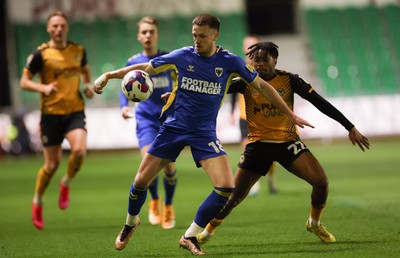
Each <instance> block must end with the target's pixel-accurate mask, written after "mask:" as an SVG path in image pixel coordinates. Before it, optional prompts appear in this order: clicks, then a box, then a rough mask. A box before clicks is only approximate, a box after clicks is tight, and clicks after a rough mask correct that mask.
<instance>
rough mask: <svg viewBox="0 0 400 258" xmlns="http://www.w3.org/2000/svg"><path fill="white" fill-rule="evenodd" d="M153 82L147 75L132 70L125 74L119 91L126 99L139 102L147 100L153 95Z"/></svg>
mask: <svg viewBox="0 0 400 258" xmlns="http://www.w3.org/2000/svg"><path fill="white" fill-rule="evenodd" d="M153 89H154V86H153V81H152V80H151V78H150V76H149V74H148V73H146V72H145V71H141V70H133V71H130V72H128V73H127V74H125V76H124V78H123V79H122V82H121V90H122V92H123V93H124V95H125V97H127V99H129V100H131V101H133V102H141V101H145V100H146V99H148V98H149V97H150V96H151V94H152V93H153Z"/></svg>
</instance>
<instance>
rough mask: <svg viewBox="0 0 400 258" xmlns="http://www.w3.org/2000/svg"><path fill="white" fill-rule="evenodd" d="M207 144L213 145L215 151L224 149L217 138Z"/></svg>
mask: <svg viewBox="0 0 400 258" xmlns="http://www.w3.org/2000/svg"><path fill="white" fill-rule="evenodd" d="M208 146H211V147H213V148H214V150H215V152H216V153H220V152H221V151H224V147H222V144H221V143H220V142H219V141H218V140H217V141H215V142H209V143H208Z"/></svg>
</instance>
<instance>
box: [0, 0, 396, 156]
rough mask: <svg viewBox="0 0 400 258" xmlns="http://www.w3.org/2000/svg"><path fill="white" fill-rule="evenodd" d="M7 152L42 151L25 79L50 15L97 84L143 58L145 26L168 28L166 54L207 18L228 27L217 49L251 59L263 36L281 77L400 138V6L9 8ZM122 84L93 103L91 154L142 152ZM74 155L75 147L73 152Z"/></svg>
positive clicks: (222, 124) (2, 132) (225, 3)
mask: <svg viewBox="0 0 400 258" xmlns="http://www.w3.org/2000/svg"><path fill="white" fill-rule="evenodd" d="M0 5H1V19H2V20H1V28H0V30H1V31H0V33H1V42H0V44H1V46H0V51H2V53H1V56H2V58H1V69H0V72H1V78H2V79H1V93H0V144H1V148H0V153H3V155H5V154H7V153H12V154H20V153H24V152H35V151H38V150H40V148H41V144H40V140H39V137H38V135H39V131H38V130H39V129H38V123H39V111H38V107H39V94H35V93H32V92H26V91H21V90H20V88H19V77H20V75H21V73H22V69H23V67H24V65H25V61H26V58H27V56H28V55H29V53H31V52H32V51H33V50H34V49H35V48H36V46H38V45H39V44H41V43H42V42H44V41H47V40H48V38H49V37H48V34H47V33H46V29H45V20H46V18H47V15H48V13H49V12H51V11H53V10H57V9H58V10H63V11H64V12H66V13H67V14H68V15H69V18H70V33H69V39H70V40H71V41H76V42H79V43H81V44H83V45H84V46H85V47H86V50H87V54H88V60H89V64H90V66H91V70H92V74H93V80H94V79H95V78H97V77H98V76H99V75H101V74H102V73H103V72H105V71H109V70H112V69H115V68H119V67H122V66H124V65H125V62H126V60H127V58H128V57H129V56H131V55H133V54H134V53H137V52H139V51H140V50H141V49H140V45H139V44H138V43H137V41H136V22H137V20H138V19H139V18H140V17H142V16H144V15H151V16H154V17H156V18H158V19H159V21H160V43H159V47H160V48H161V49H163V50H168V51H170V50H173V49H176V48H179V47H183V46H187V45H191V44H192V37H191V21H192V19H193V17H194V16H196V15H197V14H200V13H205V12H209V13H213V14H215V15H217V16H219V18H220V19H221V31H220V39H219V41H218V44H221V45H222V46H224V47H225V48H226V49H229V50H231V51H232V52H234V53H236V54H238V55H240V56H243V53H242V47H241V45H242V39H243V37H244V36H245V35H247V34H257V35H260V36H261V37H262V39H265V40H270V41H273V42H275V43H277V44H278V45H279V49H280V57H279V59H278V65H277V68H278V69H283V70H288V71H291V72H294V73H298V74H300V75H301V76H302V77H303V78H304V79H305V80H307V81H309V82H310V83H311V84H312V85H313V86H314V88H316V89H317V91H318V92H319V93H320V94H322V95H323V96H325V97H326V98H327V99H328V100H329V101H331V103H332V104H334V105H335V106H336V107H338V109H340V110H341V111H342V112H343V113H344V114H345V115H346V116H347V117H348V118H349V119H350V120H351V121H352V122H353V123H354V124H355V125H356V126H357V127H358V128H359V130H360V131H361V132H363V133H364V134H366V135H367V136H368V137H393V136H395V137H396V136H398V135H400V116H399V115H398V114H397V111H398V110H400V1H399V0H275V1H274V0H168V1H167V0H99V1H96V0H79V1H74V0H7V1H2V2H1V4H0ZM119 83H120V82H119V81H117V80H115V81H113V82H112V83H110V84H109V86H108V87H107V88H106V91H105V93H104V94H103V95H102V96H95V98H94V99H93V100H90V101H87V102H86V103H87V111H86V115H87V122H88V131H89V135H88V148H89V149H120V148H132V147H136V146H137V141H136V137H135V134H134V131H135V121H134V120H131V121H129V122H126V121H123V119H122V118H121V116H120V112H119V99H118V98H119V97H118V96H119ZM296 101H297V106H296V110H295V111H296V113H297V114H300V115H301V116H302V117H304V118H306V119H307V120H309V121H310V122H311V123H313V124H314V125H315V126H316V129H314V130H311V129H305V130H301V135H302V137H303V138H305V139H310V138H314V139H323V140H324V141H328V142H329V141H332V140H334V139H337V138H343V137H346V135H347V132H346V130H344V128H342V127H341V126H340V125H338V124H337V123H336V122H334V121H331V120H330V119H329V118H327V117H325V116H324V115H322V114H320V113H319V111H318V110H317V109H315V108H314V107H313V106H312V105H311V104H309V103H308V102H304V101H302V100H301V99H296ZM230 112H231V111H230V103H229V99H228V100H227V101H226V102H225V104H224V105H223V107H222V108H221V112H220V116H219V117H218V122H219V123H218V134H219V137H220V139H221V141H222V142H224V143H236V142H238V141H239V129H238V125H231V124H230V122H229V121H230ZM66 147H67V146H66Z"/></svg>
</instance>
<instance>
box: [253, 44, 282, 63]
mask: <svg viewBox="0 0 400 258" xmlns="http://www.w3.org/2000/svg"><path fill="white" fill-rule="evenodd" d="M247 49H249V52H247V53H246V55H248V56H249V58H250V59H253V58H254V55H255V54H256V53H257V52H258V51H260V50H263V51H265V52H266V53H268V54H269V55H270V56H271V57H272V58H274V59H277V58H278V56H279V51H278V46H277V45H276V44H275V43H273V42H271V41H263V42H260V43H256V44H253V45H251V46H250V47H249V48H247Z"/></svg>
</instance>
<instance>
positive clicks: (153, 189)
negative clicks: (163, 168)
mask: <svg viewBox="0 0 400 258" xmlns="http://www.w3.org/2000/svg"><path fill="white" fill-rule="evenodd" d="M149 191H150V194H151V199H153V200H157V199H158V176H157V177H156V178H155V179H154V180H153V182H151V185H150V186H149Z"/></svg>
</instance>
